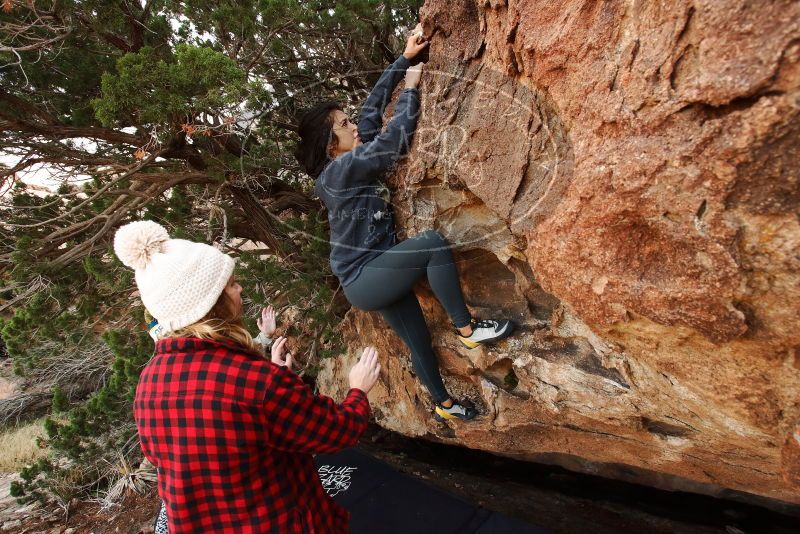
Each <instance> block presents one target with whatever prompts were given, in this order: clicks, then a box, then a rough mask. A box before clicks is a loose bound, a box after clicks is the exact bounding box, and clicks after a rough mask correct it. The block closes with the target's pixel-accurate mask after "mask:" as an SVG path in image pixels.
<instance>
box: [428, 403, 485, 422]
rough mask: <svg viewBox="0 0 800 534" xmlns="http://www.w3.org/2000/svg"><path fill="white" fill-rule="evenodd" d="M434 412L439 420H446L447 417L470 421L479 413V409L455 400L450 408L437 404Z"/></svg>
mask: <svg viewBox="0 0 800 534" xmlns="http://www.w3.org/2000/svg"><path fill="white" fill-rule="evenodd" d="M434 412H435V414H434V417H435V418H436V420H437V421H444V420H445V419H462V420H464V421H469V420H470V419H473V418H474V417H475V416H476V415H478V411H477V410H476V409H475V408H473V407H471V406H464V405H463V404H459V403H458V402H455V401H453V405H452V406H450V407H449V408H445V407H444V406H442V405H440V404H437V405H436V408H435V409H434Z"/></svg>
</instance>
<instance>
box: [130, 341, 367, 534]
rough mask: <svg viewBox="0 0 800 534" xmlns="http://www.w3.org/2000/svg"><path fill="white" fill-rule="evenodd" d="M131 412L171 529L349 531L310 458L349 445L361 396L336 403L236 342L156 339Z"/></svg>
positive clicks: (363, 415)
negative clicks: (165, 508) (155, 468)
mask: <svg viewBox="0 0 800 534" xmlns="http://www.w3.org/2000/svg"><path fill="white" fill-rule="evenodd" d="M134 415H135V417H136V425H137V427H138V429H139V436H140V439H141V444H142V450H143V451H144V454H145V456H146V457H147V458H148V459H149V460H150V461H151V462H152V463H153V465H155V466H156V467H157V468H158V489H159V493H160V495H161V498H162V499H164V501H165V503H166V506H167V515H168V517H169V526H170V532H173V533H179V532H192V533H196V532H236V533H237V534H244V533H247V532H275V533H284V532H287V533H295V532H298V533H299V532H314V533H326V534H327V533H338V532H346V531H347V525H348V521H349V514H348V512H347V511H346V510H344V509H343V508H341V507H340V506H339V505H337V504H336V503H335V502H333V500H332V499H331V498H330V497H328V496H327V495H326V494H325V491H324V490H323V488H322V485H321V484H320V481H319V477H318V476H317V471H316V469H315V468H314V462H313V459H312V454H315V453H321V452H334V451H336V450H339V449H342V448H344V447H350V446H352V445H354V444H355V443H356V441H357V440H358V438H359V436H360V435H361V433H362V432H363V431H364V429H365V428H366V426H367V421H368V419H369V402H368V401H367V397H366V395H365V394H364V393H363V392H362V391H360V390H358V389H351V390H350V392H349V393H348V395H347V398H346V399H345V400H344V402H343V403H342V404H340V405H337V404H336V403H334V401H333V400H331V399H330V398H328V397H324V396H317V395H314V393H313V391H312V390H311V388H309V387H308V386H307V385H306V384H304V383H303V381H302V380H301V379H300V378H299V377H298V376H297V375H295V374H294V373H293V372H291V371H289V370H288V369H286V368H285V367H280V366H277V365H275V364H273V363H272V362H270V361H268V360H266V359H264V358H263V357H262V356H261V355H260V354H256V353H254V352H249V351H247V350H245V349H243V348H241V347H237V346H236V345H233V344H230V345H229V344H226V343H218V342H215V341H208V340H201V339H196V338H176V339H162V340H160V341H158V342H157V343H156V353H155V356H154V357H153V359H152V360H151V361H150V363H148V364H147V366H146V367H145V368H144V370H143V371H142V374H141V376H140V378H139V385H138V387H137V388H136V400H135V403H134Z"/></svg>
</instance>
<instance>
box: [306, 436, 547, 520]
mask: <svg viewBox="0 0 800 534" xmlns="http://www.w3.org/2000/svg"><path fill="white" fill-rule="evenodd" d="M315 462H316V464H317V470H318V472H319V476H320V480H321V481H322V485H323V487H325V490H326V491H327V492H328V494H329V495H331V496H332V497H333V498H334V500H336V502H338V503H339V504H341V505H342V506H344V507H345V508H346V509H348V510H349V511H350V513H351V514H352V515H351V518H350V533H351V534H375V533H378V532H379V533H381V534H394V533H398V534H400V533H402V534H407V533H410V532H413V533H415V534H426V533H428V532H430V533H431V534H549V533H550V531H548V530H545V529H543V528H539V527H535V526H533V525H529V524H527V523H524V522H522V521H519V520H517V519H513V518H511V517H508V516H504V515H502V514H499V513H497V512H492V511H491V510H487V509H485V508H482V507H480V506H477V505H474V504H471V503H468V502H466V501H463V500H461V499H459V498H458V497H455V496H453V495H450V494H448V493H447V492H445V491H443V490H441V489H439V488H437V487H435V486H433V485H432V484H429V483H428V482H426V481H425V480H422V479H420V478H416V477H414V476H410V475H406V474H403V473H400V472H399V471H397V470H395V469H394V468H392V467H391V466H389V465H387V464H386V463H384V462H382V461H380V460H378V459H376V458H373V457H372V456H369V455H368V454H365V453H364V452H361V451H359V450H356V449H346V450H343V451H341V452H338V453H336V454H320V455H318V456H317V457H316V458H315Z"/></svg>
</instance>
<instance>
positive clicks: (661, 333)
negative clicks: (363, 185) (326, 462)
mask: <svg viewBox="0 0 800 534" xmlns="http://www.w3.org/2000/svg"><path fill="white" fill-rule="evenodd" d="M421 19H422V21H423V25H424V28H425V31H426V34H427V35H429V36H431V50H430V58H431V59H430V62H429V63H428V65H427V66H426V73H425V75H424V76H423V84H422V87H421V94H422V103H423V113H422V118H421V121H420V125H419V129H418V133H417V135H416V138H415V141H414V146H413V148H412V153H411V155H410V156H409V157H408V158H407V159H406V160H405V161H404V162H403V163H402V164H401V165H400V166H399V167H398V169H397V171H396V172H395V173H394V174H393V176H392V177H391V179H390V183H391V185H392V186H393V189H394V191H395V195H394V199H393V201H394V207H395V213H396V216H397V219H398V223H399V225H400V226H401V227H402V228H403V229H404V231H405V232H407V233H408V234H409V235H414V234H416V233H419V232H421V231H423V230H426V229H429V228H435V229H438V230H440V231H441V232H442V233H443V234H445V235H446V236H447V237H448V238H449V239H450V240H451V242H453V244H454V245H456V247H457V250H458V259H459V264H460V271H461V273H462V281H463V284H464V288H465V293H466V297H467V301H468V304H469V305H470V307H471V309H472V311H473V312H474V314H475V315H477V316H498V315H502V316H506V317H511V318H514V319H515V320H516V321H517V322H518V323H519V324H520V332H519V335H517V336H515V337H514V338H512V339H509V340H507V341H504V342H502V343H501V344H499V345H498V346H496V347H491V348H482V349H475V350H473V351H468V350H465V349H463V348H461V347H460V346H459V345H458V344H457V341H456V339H455V338H454V336H453V335H452V332H451V330H450V328H449V321H448V319H447V317H446V315H445V314H444V311H443V310H442V308H441V306H439V304H438V303H437V302H436V300H435V298H434V297H433V295H432V293H431V292H430V290H429V289H427V286H424V285H422V286H420V288H419V291H418V295H419V296H420V300H421V302H422V304H423V308H424V309H425V312H426V317H427V318H428V323H429V325H430V327H431V330H432V332H433V336H434V345H435V347H436V349H437V351H438V354H439V356H440V363H441V366H442V369H443V375H444V378H445V382H446V384H447V385H448V387H449V389H450V390H451V392H452V393H453V394H454V395H458V396H463V397H467V398H470V399H472V400H473V402H475V404H476V405H478V406H479V408H480V410H481V412H482V413H483V416H482V417H481V418H480V419H479V420H477V421H475V422H471V423H457V424H451V425H446V426H442V425H440V424H438V423H436V422H435V421H433V419H432V417H431V402H430V397H429V396H428V394H427V391H425V390H424V388H423V387H422V386H421V385H420V383H419V381H418V380H417V379H416V377H415V376H414V375H413V371H412V369H411V366H410V362H409V359H408V351H407V350H406V349H405V347H404V346H403V344H402V343H401V342H400V341H399V339H398V338H397V337H395V336H394V335H393V334H392V333H391V332H390V331H389V330H388V327H387V326H386V325H385V324H384V323H383V321H382V320H381V319H380V318H379V317H378V316H377V314H368V313H363V312H358V311H356V310H352V311H351V312H350V313H349V315H348V318H347V320H346V335H347V337H348V340H349V343H350V346H351V347H352V348H353V351H351V354H350V355H349V356H348V357H346V358H341V359H339V360H335V361H329V362H327V366H326V368H325V369H324V370H323V372H322V373H321V375H320V384H321V387H322V390H323V391H325V392H327V393H329V394H332V395H334V396H336V397H341V396H343V393H344V390H345V389H346V386H345V384H346V374H347V373H346V371H347V369H349V366H350V365H352V363H353V355H354V353H355V350H356V349H357V348H358V347H359V346H363V345H366V344H376V345H378V347H379V349H380V350H381V358H382V365H383V367H384V371H383V377H382V380H381V382H380V383H379V385H378V386H376V388H375V390H374V391H373V393H371V394H370V399H371V401H372V403H373V406H374V409H375V413H376V418H377V420H378V422H379V423H380V424H382V425H384V426H386V427H388V428H390V429H392V430H396V431H399V432H402V433H405V434H410V435H417V436H425V437H428V438H430V439H435V440H441V441H448V442H453V443H458V444H461V445H464V446H467V447H472V448H480V449H485V450H489V451H493V452H496V453H499V454H504V455H508V456H513V457H517V458H527V459H531V460H537V461H551V462H556V463H559V464H561V465H564V466H566V467H569V468H572V469H577V470H582V471H587V472H592V473H599V474H604V475H608V476H614V477H619V478H625V479H629V480H635V481H638V482H644V483H649V484H654V485H658V486H662V487H671V488H683V489H690V490H695V491H705V492H717V493H719V491H720V488H723V489H732V490H737V491H741V492H746V493H750V494H756V495H759V496H764V497H769V498H771V499H776V500H780V501H785V502H791V503H800V482H799V481H800V472H798V470H800V461H799V460H798V458H800V452H798V451H800V448H798V447H800V445H798V444H800V438H799V437H798V434H797V430H796V428H797V427H796V425H797V423H798V421H800V186H799V185H798V179H799V178H798V177H800V153H798V152H800V150H799V148H800V120H799V119H800V89H799V88H800V2H796V1H783V2H781V1H764V2H747V1H745V0H741V1H736V0H716V1H710V0H705V1H703V0H701V1H681V0H679V1H675V2H669V3H668V7H667V4H664V3H657V2H628V1H622V0H607V1H598V2H584V1H570V0H562V1H552V0H547V1H545V0H541V1H520V2H513V1H510V2H503V1H486V2H476V1H469V0H461V1H455V2H450V1H444V0H429V1H428V2H427V3H426V5H425V7H424V8H423V10H422V13H421Z"/></svg>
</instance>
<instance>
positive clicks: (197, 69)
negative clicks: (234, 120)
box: [93, 44, 245, 126]
mask: <svg viewBox="0 0 800 534" xmlns="http://www.w3.org/2000/svg"><path fill="white" fill-rule="evenodd" d="M244 82H245V75H244V72H242V70H241V69H240V68H239V66H238V65H236V63H235V62H234V61H233V60H231V59H230V58H228V57H226V56H225V55H224V54H221V53H220V52H217V51H215V50H213V49H211V48H207V47H196V46H192V45H188V44H179V45H178V46H177V47H176V48H175V52H174V54H170V55H166V54H165V53H164V52H161V51H159V50H157V49H154V48H150V47H145V48H142V49H141V50H140V51H139V52H136V53H129V54H126V55H124V56H123V57H121V58H120V59H119V60H118V61H117V68H116V72H115V73H114V74H112V73H108V72H107V73H105V74H103V77H102V81H101V87H102V96H101V97H100V98H98V99H95V100H94V101H93V105H94V107H95V109H96V110H97V119H98V120H99V121H100V122H101V123H102V124H104V125H106V126H114V125H116V124H120V123H121V124H129V123H130V122H134V123H137V124H158V123H165V122H166V123H182V122H191V117H193V116H194V115H195V114H196V113H198V112H200V111H206V112H220V111H223V110H224V108H225V107H226V106H231V105H234V104H237V103H238V102H241V100H242V99H243V98H244V94H245V91H244V89H245V84H244Z"/></svg>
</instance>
